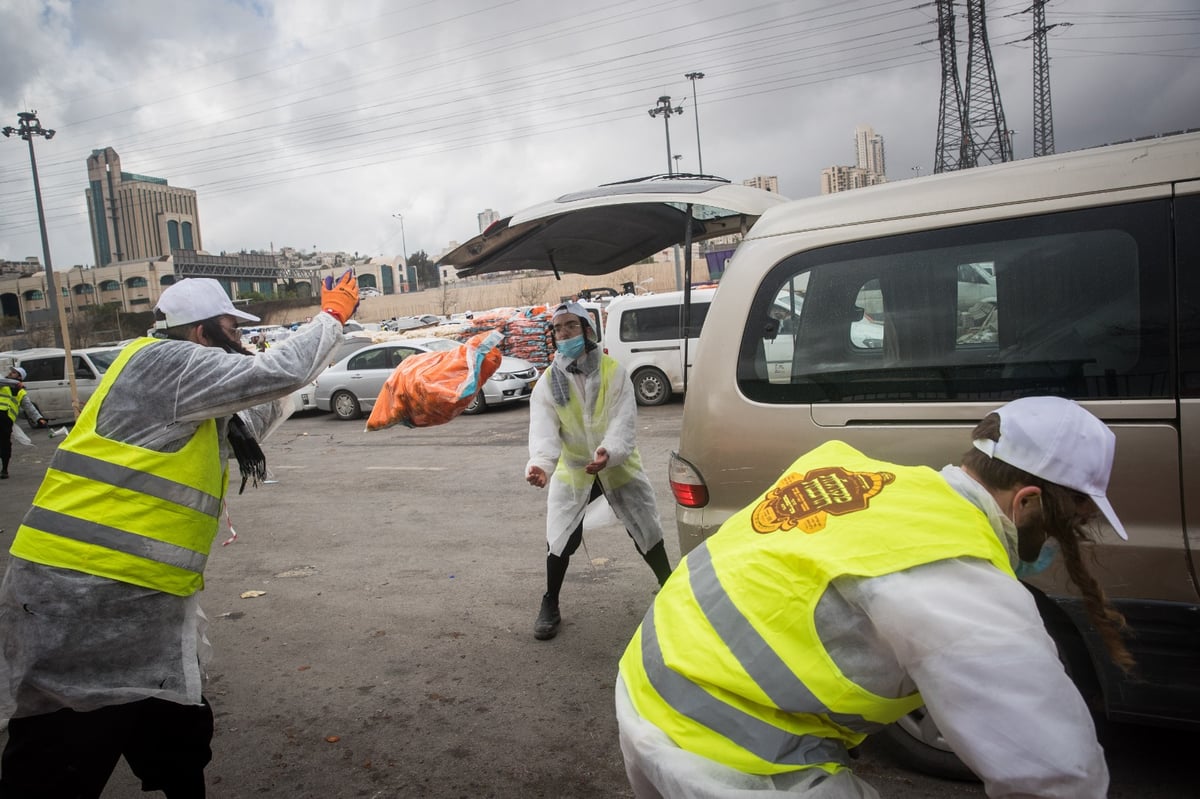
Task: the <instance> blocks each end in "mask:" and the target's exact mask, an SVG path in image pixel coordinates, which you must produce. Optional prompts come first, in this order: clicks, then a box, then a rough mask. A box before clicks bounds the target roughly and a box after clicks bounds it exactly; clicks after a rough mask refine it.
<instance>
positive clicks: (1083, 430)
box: [972, 397, 1129, 539]
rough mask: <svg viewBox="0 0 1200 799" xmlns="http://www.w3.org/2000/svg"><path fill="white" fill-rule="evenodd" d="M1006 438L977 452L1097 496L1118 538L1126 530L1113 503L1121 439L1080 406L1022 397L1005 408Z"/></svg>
mask: <svg viewBox="0 0 1200 799" xmlns="http://www.w3.org/2000/svg"><path fill="white" fill-rule="evenodd" d="M995 412H996V414H998V415H999V416H1000V440H999V441H991V440H988V439H977V440H975V441H973V442H972V443H973V444H974V445H975V449H977V450H979V451H980V452H982V453H984V454H985V455H988V456H989V457H992V458H996V459H997V460H1001V461H1004V462H1005V463H1007V464H1008V465H1009V466H1015V467H1016V468H1018V469H1021V470H1022V471H1025V472H1029V473H1030V474H1032V475H1034V476H1036V477H1040V478H1042V479H1043V480H1048V481H1050V482H1051V483H1055V484H1057V485H1060V486H1063V487H1064V488H1070V489H1073V490H1075V491H1078V492H1080V493H1082V494H1087V495H1088V496H1089V497H1091V500H1092V502H1094V503H1096V507H1097V508H1099V509H1100V512H1101V513H1103V514H1104V518H1105V519H1107V520H1108V523H1109V524H1111V525H1112V527H1113V529H1114V530H1115V531H1116V532H1117V535H1119V536H1121V538H1124V539H1128V538H1129V536H1128V535H1127V534H1126V533H1125V526H1124V525H1123V524H1121V520H1120V519H1118V518H1117V513H1116V511H1114V510H1113V507H1112V505H1111V504H1110V503H1109V501H1108V497H1106V496H1105V493H1106V492H1107V491H1108V478H1109V476H1110V475H1111V474H1112V463H1113V453H1114V452H1115V451H1116V443H1117V437H1116V436H1115V435H1113V432H1112V431H1111V430H1109V429H1108V426H1107V425H1105V424H1104V422H1102V421H1100V420H1099V419H1097V418H1096V417H1095V416H1093V415H1092V414H1090V413H1088V412H1087V411H1086V410H1084V409H1083V407H1082V406H1081V405H1079V404H1078V403H1076V402H1074V401H1072V400H1069V399H1063V398H1062V397H1022V398H1021V399H1018V400H1013V401H1012V402H1010V403H1008V404H1007V405H1004V406H1001V407H1000V408H998V409H997V410H996V411H995Z"/></svg>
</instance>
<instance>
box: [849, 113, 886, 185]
mask: <svg viewBox="0 0 1200 799" xmlns="http://www.w3.org/2000/svg"><path fill="white" fill-rule="evenodd" d="M854 149H855V152H856V153H857V154H858V166H859V167H861V168H862V169H865V170H866V171H867V172H869V173H870V174H872V175H877V176H879V177H884V176H886V175H887V169H886V168H885V167H886V165H885V163H884V160H883V137H882V136H880V135H879V134H877V133H876V132H875V130H874V129H873V128H872V127H871V126H870V125H859V126H858V127H857V128H855V129H854ZM877 182H879V183H883V182H884V181H877Z"/></svg>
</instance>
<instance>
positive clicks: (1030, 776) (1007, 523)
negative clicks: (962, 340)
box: [616, 397, 1133, 799]
mask: <svg viewBox="0 0 1200 799" xmlns="http://www.w3.org/2000/svg"><path fill="white" fill-rule="evenodd" d="M972 443H973V446H972V448H971V449H970V450H969V451H968V452H967V454H966V455H964V456H963V460H962V463H961V465H960V466H947V467H945V468H943V469H942V470H941V471H940V472H937V471H934V470H932V469H929V468H926V467H911V466H900V465H897V464H893V463H885V462H883V461H879V460H876V459H873V458H871V457H869V456H867V455H864V454H862V453H860V452H858V451H856V450H855V449H853V448H852V447H850V446H848V445H846V444H844V443H842V442H840V441H830V442H828V443H826V444H823V445H822V446H820V447H818V448H816V449H814V450H812V451H811V452H808V453H807V454H805V455H802V456H801V457H800V458H799V459H798V460H797V461H796V462H795V463H794V464H793V465H792V466H791V467H790V468H789V469H788V470H787V472H786V473H785V474H784V475H783V476H781V477H780V478H779V479H778V480H777V481H776V482H775V484H774V485H772V486H770V487H769V488H768V489H767V490H766V491H765V492H764V493H763V494H761V495H760V496H759V497H758V499H757V500H756V501H755V502H753V503H752V504H750V505H749V506H747V507H746V508H744V509H742V510H741V511H739V512H738V513H737V514H735V515H734V516H732V517H731V518H730V519H729V520H728V521H727V522H726V523H725V524H724V525H722V526H721V528H720V529H719V530H718V531H717V532H716V533H715V534H714V535H713V536H712V537H710V538H709V539H708V540H707V541H705V542H704V543H703V544H701V545H700V546H698V547H697V548H696V549H694V550H693V551H692V552H690V553H688V555H687V557H686V558H685V559H684V560H683V562H682V563H681V564H680V565H679V567H678V568H677V569H676V570H675V572H674V574H672V575H671V578H670V579H669V580H668V581H667V583H666V585H665V586H664V587H663V589H662V591H661V592H660V593H659V594H658V596H657V597H656V599H655V601H654V603H653V605H652V606H651V608H650V610H649V611H648V612H647V614H646V617H645V618H644V620H643V621H642V624H641V626H640V627H639V628H638V630H637V632H636V633H635V635H634V637H633V640H632V641H631V642H630V644H629V646H628V648H627V649H626V650H625V654H624V656H623V657H622V658H621V662H620V670H619V677H618V680H617V688H616V706H617V720H618V724H619V727H620V738H621V750H622V753H623V755H624V757H625V765H626V772H627V774H628V776H629V780H630V783H631V785H632V786H633V789H634V794H635V795H636V796H637V797H638V798H639V799H648V797H689V799H697V798H698V797H714V798H715V797H730V796H746V797H749V796H753V795H758V793H759V792H770V791H777V792H783V793H787V794H789V795H796V796H804V797H814V798H815V797H820V799H852V798H853V799H868V798H871V797H878V794H877V793H876V792H875V790H874V789H873V788H872V787H871V786H869V785H868V784H866V783H865V782H863V781H861V780H859V779H858V778H857V777H856V776H855V775H854V774H853V773H852V772H851V771H850V770H849V769H848V768H847V763H848V762H849V760H848V754H849V751H850V750H851V749H853V747H855V746H857V745H858V744H859V743H861V742H862V741H863V739H864V738H865V737H866V736H867V735H868V734H870V733H872V732H874V731H876V730H878V729H880V728H881V727H883V726H884V725H887V724H889V723H891V722H894V721H896V720H897V719H899V718H901V717H902V716H904V715H905V714H907V713H910V712H912V711H913V710H915V709H917V708H918V707H920V706H921V705H926V706H927V707H928V709H929V711H930V713H931V715H932V716H933V717H934V718H936V719H937V722H938V726H939V729H940V731H941V733H942V735H943V736H944V737H945V739H946V741H947V742H948V743H949V744H950V745H951V746H952V747H953V748H954V751H955V752H956V753H957V754H958V755H959V756H960V757H961V758H962V759H963V760H964V761H965V762H966V764H967V765H968V766H969V767H970V768H971V769H972V770H973V771H974V772H975V773H976V774H977V775H978V776H979V777H980V779H982V780H983V782H984V787H985V790H986V791H987V793H988V795H989V796H1010V795H1011V796H1016V795H1020V796H1030V797H1034V796H1037V797H1064V798H1066V797H1070V798H1071V799H1099V798H1100V797H1104V796H1105V794H1106V791H1107V787H1108V770H1107V767H1106V765H1105V761H1104V756H1103V751H1102V750H1101V747H1100V745H1099V743H1098V742H1097V740H1096V732H1095V728H1094V726H1093V723H1092V718H1091V716H1090V714H1089V712H1088V708H1087V707H1086V705H1085V704H1084V701H1083V699H1082V697H1081V696H1080V694H1079V692H1078V690H1077V689H1076V688H1075V686H1074V684H1073V683H1072V682H1071V680H1070V678H1069V677H1068V676H1067V674H1066V672H1065V671H1064V669H1063V666H1062V664H1061V663H1060V661H1059V659H1058V655H1057V651H1056V648H1055V644H1054V641H1053V640H1052V639H1051V638H1050V636H1049V635H1048V633H1047V632H1046V630H1045V627H1044V625H1043V623H1042V620H1041V618H1040V616H1039V614H1038V610H1037V606H1036V604H1035V602H1034V598H1033V596H1032V595H1031V594H1030V592H1029V591H1028V590H1026V588H1025V587H1024V586H1022V584H1021V583H1020V582H1019V581H1018V579H1017V576H1019V575H1023V574H1026V573H1031V572H1032V571H1033V570H1035V569H1037V568H1044V566H1045V565H1046V564H1047V563H1048V562H1049V559H1050V557H1049V556H1051V555H1053V554H1056V553H1057V552H1061V555H1062V557H1063V558H1064V560H1065V563H1066V565H1067V569H1068V572H1069V574H1070V575H1071V576H1072V579H1073V580H1074V581H1075V582H1076V584H1077V586H1078V587H1079V589H1080V590H1081V592H1082V593H1083V596H1084V599H1085V604H1086V605H1087V607H1088V609H1089V612H1090V614H1091V620H1092V622H1093V624H1094V625H1095V627H1096V629H1097V631H1098V632H1099V634H1100V635H1101V636H1102V638H1103V640H1104V642H1105V644H1106V645H1107V648H1108V651H1109V654H1110V656H1111V657H1112V658H1113V661H1114V662H1115V663H1116V664H1117V665H1118V666H1119V667H1121V668H1124V669H1129V668H1131V667H1132V665H1133V661H1132V658H1131V656H1130V655H1129V652H1128V650H1127V649H1126V648H1125V646H1124V643H1123V642H1122V640H1121V634H1120V628H1121V626H1122V625H1123V623H1124V620H1123V619H1122V618H1121V616H1120V615H1119V614H1118V613H1117V612H1116V611H1115V610H1114V609H1113V608H1112V607H1111V606H1110V605H1109V604H1108V603H1107V601H1106V599H1105V598H1104V596H1103V594H1102V592H1101V590H1100V588H1099V586H1098V584H1097V583H1096V582H1095V580H1094V579H1093V578H1092V577H1091V575H1090V574H1089V573H1088V571H1087V568H1086V567H1085V565H1084V564H1083V562H1082V560H1081V558H1080V547H1079V543H1080V541H1082V540H1083V539H1084V538H1085V537H1087V534H1088V530H1087V528H1088V527H1090V526H1092V523H1093V522H1096V523H1098V522H1099V519H1101V518H1103V519H1104V520H1107V522H1108V524H1109V525H1111V527H1112V528H1113V529H1114V531H1115V532H1116V533H1117V534H1118V535H1120V536H1121V537H1122V538H1124V537H1125V531H1124V528H1123V527H1122V525H1121V522H1120V521H1119V519H1118V518H1117V516H1116V514H1115V512H1114V511H1113V509H1112V506H1111V505H1110V504H1109V502H1108V500H1107V498H1106V497H1105V492H1106V490H1107V486H1108V479H1109V474H1110V472H1111V469H1112V460H1113V453H1114V444H1115V436H1114V435H1113V433H1112V431H1110V430H1109V429H1108V428H1107V427H1106V426H1105V425H1104V424H1103V423H1102V422H1101V421H1100V420H1099V419H1097V418H1096V417H1095V416H1093V415H1092V414H1090V413H1088V412H1087V411H1086V410H1084V409H1083V408H1082V407H1081V406H1079V405H1078V404H1076V403H1074V402H1072V401H1070V400H1066V399H1060V398H1057V397H1026V398H1023V399H1018V400H1015V401H1013V402H1010V403H1008V404H1007V405H1004V406H1002V407H1001V408H999V409H998V410H997V411H996V412H994V413H992V414H989V415H988V416H987V417H986V418H985V419H984V420H983V421H982V422H981V423H980V424H979V425H978V426H977V427H976V428H975V430H974V432H973V435H972Z"/></svg>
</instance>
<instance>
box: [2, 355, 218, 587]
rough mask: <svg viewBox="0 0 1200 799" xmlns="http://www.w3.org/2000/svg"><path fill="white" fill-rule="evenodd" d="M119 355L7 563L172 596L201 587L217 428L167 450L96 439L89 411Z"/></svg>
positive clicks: (212, 522)
mask: <svg viewBox="0 0 1200 799" xmlns="http://www.w3.org/2000/svg"><path fill="white" fill-rule="evenodd" d="M156 343H158V342H156V340H155V339H150V338H145V339H139V340H138V341H135V342H134V343H132V344H130V345H129V346H128V347H126V348H125V350H124V351H122V353H121V354H120V355H119V356H118V357H117V359H116V360H115V361H114V362H113V364H112V366H111V367H109V369H108V370H107V372H106V373H105V375H104V379H103V380H102V381H101V383H100V386H99V387H98V388H97V390H96V393H95V394H94V395H93V396H92V398H91V400H89V401H88V403H87V404H86V405H85V406H84V408H83V411H82V412H81V413H80V416H79V419H78V421H77V422H76V423H75V427H74V429H72V430H71V433H70V434H69V435H68V436H67V438H66V440H65V441H63V443H62V444H61V445H60V447H59V449H58V450H57V451H56V452H55V454H54V457H53V459H52V460H51V462H50V468H49V469H47V471H46V477H45V478H44V479H43V481H42V485H41V487H40V488H39V489H38V493H37V496H35V497H34V502H33V507H32V508H31V509H30V510H29V512H28V513H27V514H26V516H25V519H24V521H23V523H22V524H21V526H20V528H19V529H18V530H17V535H16V538H15V539H14V541H13V544H12V548H11V550H10V551H11V553H12V554H13V556H14V557H18V558H22V559H24V560H29V561H33V562H35V563H42V564H45V565H48V566H54V567H57V568H64V569H72V570H74V571H79V572H83V573H86V574H94V575H97V576H100V577H107V578H109V579H112V580H118V581H121V582H127V583H131V584H133V585H141V586H144V587H147V588H152V589H155V590H158V591H163V592H166V593H170V594H176V595H178V596H188V595H190V594H192V593H195V592H196V591H197V590H199V589H200V588H201V587H203V584H204V577H203V573H204V567H205V565H206V563H207V559H208V552H209V549H210V547H211V546H212V541H213V539H214V538H215V536H216V534H217V529H218V526H219V514H220V510H221V500H222V497H223V496H224V493H225V488H226V486H227V485H228V470H227V469H226V467H225V465H224V464H223V463H222V462H221V460H220V442H219V441H218V440H217V425H216V422H215V421H214V420H212V419H209V420H206V421H204V422H202V423H201V424H200V425H199V426H198V428H197V430H196V432H195V434H194V435H193V436H192V437H191V438H190V439H189V440H188V441H187V442H186V443H185V444H184V445H183V447H182V448H181V449H179V450H178V451H175V452H156V451H154V450H150V449H146V448H144V447H138V446H134V445H131V444H125V443H122V442H119V441H114V440H111V439H108V438H105V437H103V436H101V435H100V434H99V433H97V431H96V419H97V416H98V415H99V408H100V407H101V405H102V404H103V402H104V399H105V398H106V397H107V395H108V391H109V389H110V388H111V386H112V384H113V382H114V381H115V380H116V379H117V376H118V375H119V374H120V373H121V372H122V371H123V369H124V368H125V365H126V364H127V363H128V361H129V359H130V358H131V357H133V355H134V353H136V352H138V351H139V350H141V349H142V348H143V347H148V346H152V345H154V344H156Z"/></svg>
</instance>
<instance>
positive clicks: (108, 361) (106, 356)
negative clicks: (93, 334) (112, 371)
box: [88, 347, 121, 374]
mask: <svg viewBox="0 0 1200 799" xmlns="http://www.w3.org/2000/svg"><path fill="white" fill-rule="evenodd" d="M120 354H121V349H120V348H119V347H118V348H117V349H112V350H100V351H99V352H89V353H88V357H89V358H91V359H92V363H94V364H95V365H96V371H98V372H99V373H100V374H104V373H105V372H107V371H108V367H110V366H112V363H113V361H115V360H116V359H117V356H118V355H120Z"/></svg>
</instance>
